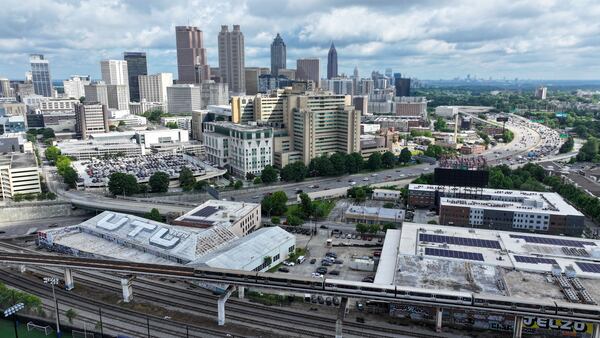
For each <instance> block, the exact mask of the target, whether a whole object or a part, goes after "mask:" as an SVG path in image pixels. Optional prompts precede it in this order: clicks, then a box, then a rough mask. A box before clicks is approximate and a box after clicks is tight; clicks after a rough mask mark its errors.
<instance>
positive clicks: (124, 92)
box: [106, 85, 129, 110]
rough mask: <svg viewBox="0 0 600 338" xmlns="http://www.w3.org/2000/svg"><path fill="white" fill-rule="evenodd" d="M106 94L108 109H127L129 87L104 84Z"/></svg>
mask: <svg viewBox="0 0 600 338" xmlns="http://www.w3.org/2000/svg"><path fill="white" fill-rule="evenodd" d="M106 94H107V96H108V108H109V109H114V110H127V109H129V88H128V87H127V86H126V85H106Z"/></svg>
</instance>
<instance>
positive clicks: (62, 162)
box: [55, 155, 71, 175]
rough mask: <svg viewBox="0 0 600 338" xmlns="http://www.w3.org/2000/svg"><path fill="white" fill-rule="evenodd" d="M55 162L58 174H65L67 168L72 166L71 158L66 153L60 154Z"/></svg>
mask: <svg viewBox="0 0 600 338" xmlns="http://www.w3.org/2000/svg"><path fill="white" fill-rule="evenodd" d="M55 164H56V171H58V174H59V175H63V174H64V172H65V170H66V169H67V168H71V159H70V158H69V157H68V156H65V155H58V157H57V158H56V162H55Z"/></svg>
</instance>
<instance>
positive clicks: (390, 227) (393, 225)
mask: <svg viewBox="0 0 600 338" xmlns="http://www.w3.org/2000/svg"><path fill="white" fill-rule="evenodd" d="M389 229H396V225H395V224H393V223H385V224H384V225H383V232H386V231H388V230H389Z"/></svg>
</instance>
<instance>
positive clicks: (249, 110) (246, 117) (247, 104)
mask: <svg viewBox="0 0 600 338" xmlns="http://www.w3.org/2000/svg"><path fill="white" fill-rule="evenodd" d="M255 98H256V97H255V96H253V95H242V96H232V97H231V121H232V122H233V123H249V122H252V121H254V99H255Z"/></svg>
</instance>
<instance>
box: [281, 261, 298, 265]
mask: <svg viewBox="0 0 600 338" xmlns="http://www.w3.org/2000/svg"><path fill="white" fill-rule="evenodd" d="M283 265H285V266H294V265H296V264H294V262H288V261H283Z"/></svg>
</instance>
